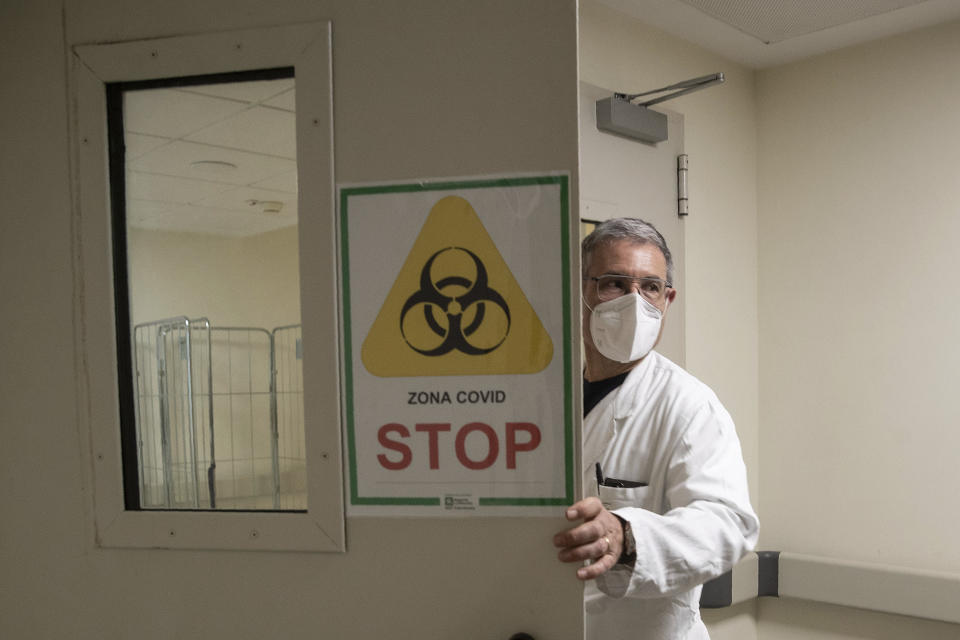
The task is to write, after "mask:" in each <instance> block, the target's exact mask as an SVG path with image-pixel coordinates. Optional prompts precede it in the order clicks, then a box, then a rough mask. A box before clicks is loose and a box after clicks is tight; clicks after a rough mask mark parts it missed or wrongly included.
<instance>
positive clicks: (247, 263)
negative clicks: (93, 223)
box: [127, 226, 300, 329]
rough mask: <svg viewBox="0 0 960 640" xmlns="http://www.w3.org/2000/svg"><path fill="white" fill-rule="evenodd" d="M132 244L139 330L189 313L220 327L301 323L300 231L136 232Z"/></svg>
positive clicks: (132, 292)
mask: <svg viewBox="0 0 960 640" xmlns="http://www.w3.org/2000/svg"><path fill="white" fill-rule="evenodd" d="M127 242H128V246H129V264H130V299H131V308H132V318H133V322H134V324H138V323H141V322H150V321H154V320H161V319H164V318H170V317H173V316H184V315H185V316H188V317H190V318H199V317H205V318H207V319H209V320H210V322H212V323H213V324H214V326H233V327H262V328H265V329H273V328H274V327H279V326H284V325H289V324H299V323H300V278H299V276H300V272H299V268H298V266H297V256H298V251H297V228H296V227H295V226H294V227H288V228H286V229H281V230H279V231H271V232H268V233H261V234H257V235H254V236H249V237H237V238H233V237H224V236H213V235H207V234H198V233H171V232H166V231H145V230H142V229H133V230H131V231H130V232H129V233H128V236H127Z"/></svg>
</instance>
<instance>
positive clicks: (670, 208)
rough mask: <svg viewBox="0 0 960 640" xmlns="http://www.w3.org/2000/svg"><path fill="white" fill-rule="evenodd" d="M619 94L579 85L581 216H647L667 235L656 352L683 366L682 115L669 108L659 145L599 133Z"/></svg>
mask: <svg viewBox="0 0 960 640" xmlns="http://www.w3.org/2000/svg"><path fill="white" fill-rule="evenodd" d="M613 93H614V90H611V89H604V88H601V87H597V86H595V85H592V84H588V83H586V82H581V83H580V217H581V218H582V219H586V220H598V221H599V220H608V219H610V218H619V217H631V218H642V219H643V220H646V221H647V222H650V223H651V224H653V226H655V227H656V228H657V230H659V231H660V233H662V234H663V237H664V238H665V239H666V241H667V247H669V249H670V252H671V253H672V254H673V262H674V283H673V284H674V287H676V288H677V289H678V290H679V291H680V295H678V296H677V298H676V300H675V301H674V303H673V304H672V305H671V306H670V311H669V313H668V314H667V319H666V322H665V326H664V331H663V337H662V338H661V340H660V344H659V345H658V346H657V351H659V352H660V353H662V354H664V355H665V356H667V357H668V358H670V359H671V360H673V361H674V362H676V363H677V364H680V365H683V363H684V322H683V318H684V315H685V312H684V307H685V305H684V302H683V275H684V269H683V222H682V219H681V218H680V217H679V216H678V215H677V157H678V156H679V155H680V154H682V153H683V116H682V115H680V114H678V113H673V112H670V111H668V110H666V109H660V108H659V107H658V108H657V109H656V110H658V111H661V112H662V113H665V114H667V126H668V138H667V140H665V141H663V142H660V143H657V144H647V143H644V142H639V141H637V140H630V139H628V138H623V137H620V136H616V135H613V134H610V133H606V132H604V131H600V130H598V129H597V119H596V109H595V106H594V105H595V103H596V101H597V100H600V99H603V98H609V97H610V96H611V95H613Z"/></svg>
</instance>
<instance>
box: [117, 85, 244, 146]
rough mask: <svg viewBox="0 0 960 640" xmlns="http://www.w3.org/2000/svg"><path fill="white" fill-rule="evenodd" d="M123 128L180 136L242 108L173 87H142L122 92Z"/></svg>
mask: <svg viewBox="0 0 960 640" xmlns="http://www.w3.org/2000/svg"><path fill="white" fill-rule="evenodd" d="M123 108H124V128H125V129H126V130H127V131H129V132H131V133H145V134H150V135H155V136H163V137H165V138H180V137H182V136H185V135H187V134H188V133H193V132H194V131H197V130H199V129H202V128H203V127H206V126H209V125H211V124H213V123H215V122H220V121H221V120H224V119H226V118H229V117H230V116H232V115H236V114H237V113H239V112H241V111H244V110H245V109H247V108H249V105H248V104H246V103H243V102H237V101H235V100H225V99H223V98H214V97H210V96H202V95H199V94H195V93H187V92H185V91H180V90H175V89H144V90H141V91H128V92H126V93H125V94H124V107H123Z"/></svg>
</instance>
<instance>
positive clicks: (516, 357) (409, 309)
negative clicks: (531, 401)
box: [361, 196, 553, 377]
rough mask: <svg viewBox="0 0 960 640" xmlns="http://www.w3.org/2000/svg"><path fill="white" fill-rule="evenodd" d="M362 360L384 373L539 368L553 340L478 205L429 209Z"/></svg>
mask: <svg viewBox="0 0 960 640" xmlns="http://www.w3.org/2000/svg"><path fill="white" fill-rule="evenodd" d="M504 215H507V214H504ZM529 253H530V252H529V251H524V252H520V251H515V254H516V255H519V256H522V257H523V259H526V260H533V259H535V258H534V257H531V256H530V255H528V254H529ZM361 359H362V361H363V364H364V366H365V367H366V369H367V371H369V372H370V373H372V374H374V375H377V376H383V377H400V376H450V375H482V374H511V373H536V372H538V371H542V370H543V369H544V368H545V367H546V366H547V365H548V364H549V363H550V361H551V360H552V359H553V342H552V341H551V339H550V336H549V334H548V333H547V331H546V330H545V329H544V328H543V325H542V324H541V322H540V319H539V317H538V316H537V314H536V312H535V311H534V309H533V307H532V306H531V305H530V302H529V300H528V299H527V297H526V295H525V294H524V292H523V290H522V289H521V288H520V285H519V284H518V283H517V281H516V279H515V278H514V276H513V274H512V273H511V271H510V269H509V267H508V266H507V263H506V261H505V260H504V259H503V256H502V255H501V253H500V251H499V250H498V249H497V246H496V244H495V243H494V242H493V240H492V239H491V237H490V235H489V234H488V232H487V230H486V228H484V226H483V224H482V223H481V221H480V218H479V216H477V213H476V212H475V211H474V209H473V207H472V206H471V205H470V203H469V202H467V201H466V200H465V199H464V198H461V197H458V196H447V197H445V198H442V199H441V200H439V201H438V202H437V203H436V204H434V205H433V207H432V208H431V209H430V213H429V215H428V216H427V219H426V221H425V222H424V223H423V227H421V229H420V233H419V235H418V236H417V239H416V240H415V241H414V244H413V247H412V249H411V250H410V252H409V254H408V255H407V258H406V261H405V262H404V264H403V266H402V267H401V268H400V270H399V273H398V275H397V279H396V281H395V282H394V283H393V287H392V288H391V289H390V292H389V293H388V294H387V298H386V300H385V301H384V302H383V305H382V306H381V308H380V312H379V314H378V315H377V317H376V319H375V320H374V321H373V324H372V325H371V327H370V330H369V332H368V333H367V336H366V338H365V340H364V342H363V346H362V349H361Z"/></svg>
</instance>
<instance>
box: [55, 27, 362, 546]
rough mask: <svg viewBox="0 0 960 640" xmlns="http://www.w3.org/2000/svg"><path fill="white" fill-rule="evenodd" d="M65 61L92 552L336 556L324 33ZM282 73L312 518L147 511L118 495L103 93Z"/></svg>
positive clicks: (88, 49)
mask: <svg viewBox="0 0 960 640" xmlns="http://www.w3.org/2000/svg"><path fill="white" fill-rule="evenodd" d="M71 57H72V60H71V63H72V64H71V67H70V71H71V98H72V111H73V114H72V115H73V117H72V121H71V125H72V127H71V130H72V136H71V138H72V139H71V143H72V145H73V147H74V150H75V153H74V157H75V163H74V172H73V173H74V175H73V176H72V177H73V184H74V194H75V197H74V223H73V225H74V229H75V233H74V236H75V242H74V264H75V267H76V273H77V275H76V278H75V284H76V287H77V295H76V304H75V308H76V318H75V321H76V322H75V327H76V331H77V340H78V345H79V349H78V359H79V362H78V371H79V373H80V375H79V377H78V390H79V392H80V393H79V397H80V399H81V405H80V413H81V416H80V418H81V425H82V428H83V429H84V431H85V432H86V435H87V437H88V440H89V448H87V447H84V455H85V457H87V458H88V459H89V463H90V467H92V478H91V479H92V492H91V497H92V502H93V508H92V517H93V528H92V529H93V532H94V544H95V545H96V546H99V547H146V548H169V549H237V550H287V551H294V550H296V551H341V552H342V551H344V550H345V540H344V538H345V536H344V505H343V480H342V478H343V474H342V459H341V458H342V456H341V450H342V449H341V441H340V432H341V421H342V411H341V408H340V407H341V402H340V367H339V364H338V363H339V350H338V345H339V337H338V334H339V331H338V318H339V315H338V309H337V291H336V286H337V285H336V282H337V278H336V273H337V266H336V226H335V225H336V218H335V215H334V197H333V194H334V179H333V127H332V71H331V43H330V24H329V23H328V22H311V23H305V24H299V25H292V26H285V27H272V28H262V29H248V30H242V31H231V32H220V33H210V34H201V35H191V36H179V37H170V38H158V39H150V40H137V41H130V42H120V43H111V44H92V45H78V46H75V47H74V48H73V50H72V56H71ZM290 67H292V68H293V70H294V77H295V78H296V112H297V113H296V131H297V174H298V182H299V188H298V200H299V204H298V209H299V210H300V220H299V225H300V227H299V243H300V292H301V293H300V297H301V324H302V327H303V328H302V335H303V345H304V352H305V354H306V355H305V357H304V360H303V367H304V370H303V378H304V387H305V388H309V389H310V390H311V392H310V393H309V394H304V422H305V430H306V433H305V439H306V453H307V509H306V511H296V512H294V511H212V510H211V511H206V510H204V511H195V510H189V511H167V510H162V511H161V510H153V509H150V510H142V509H140V507H139V501H138V500H133V498H132V496H131V495H130V494H129V492H128V491H127V490H126V489H125V486H124V477H125V476H126V477H127V479H128V480H129V478H130V477H136V476H137V475H138V471H137V469H136V455H135V443H134V445H133V446H134V449H133V451H134V456H133V458H132V460H133V464H134V468H133V470H132V471H131V470H130V468H129V464H128V465H127V468H126V469H125V468H124V455H123V448H124V447H127V449H128V455H127V456H126V458H127V460H128V461H129V460H130V456H129V449H130V446H131V445H130V442H129V438H126V442H122V438H121V434H122V433H123V430H122V428H121V414H122V413H123V412H126V413H127V414H128V415H129V411H128V409H129V408H128V407H127V408H125V406H124V405H125V403H129V402H132V392H131V390H130V386H131V383H130V380H124V379H123V377H122V375H121V374H120V373H118V371H123V370H124V368H123V358H124V357H126V358H129V356H130V354H129V349H127V352H126V353H124V351H123V349H120V348H118V342H119V344H123V343H129V337H128V336H127V335H126V334H125V333H119V332H128V331H129V328H124V325H123V321H122V319H123V317H126V316H128V314H129V311H128V309H121V308H120V304H125V303H126V299H127V298H126V292H125V291H124V288H125V286H126V281H125V272H126V265H125V264H124V263H123V260H125V256H126V245H125V239H124V238H123V237H121V236H122V232H117V231H116V230H115V229H114V228H113V222H114V213H113V212H112V205H113V204H116V203H117V201H118V200H119V199H121V198H123V197H124V189H123V187H124V185H122V184H120V185H115V184H111V183H110V170H109V163H110V157H111V155H110V150H109V144H110V136H109V134H108V119H107V108H108V103H107V96H108V87H111V86H112V87H114V89H112V90H115V89H116V87H117V86H122V85H123V83H135V82H142V81H156V80H165V79H180V78H190V77H192V76H209V75H218V74H231V73H234V72H247V71H259V70H265V69H278V68H290ZM324 248H327V249H328V250H326V251H325V250H324ZM114 257H116V258H117V259H116V260H114ZM118 303H120V304H118ZM331 363H332V364H331ZM127 364H128V366H127V368H126V371H129V363H127ZM124 389H125V390H124ZM124 393H126V394H127V395H129V396H130V397H125V396H124V395H123V394H124ZM331 407H333V408H334V409H333V410H331ZM138 494H139V491H138V490H137V491H135V493H134V496H136V495H138ZM131 500H133V501H132V502H131Z"/></svg>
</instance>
